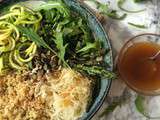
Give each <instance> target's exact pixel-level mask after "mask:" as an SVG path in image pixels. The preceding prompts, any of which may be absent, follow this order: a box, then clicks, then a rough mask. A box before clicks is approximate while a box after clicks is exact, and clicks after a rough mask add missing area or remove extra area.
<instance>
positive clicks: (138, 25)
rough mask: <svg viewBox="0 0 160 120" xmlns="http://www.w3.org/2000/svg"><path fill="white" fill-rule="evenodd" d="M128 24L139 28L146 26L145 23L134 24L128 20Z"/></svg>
mask: <svg viewBox="0 0 160 120" xmlns="http://www.w3.org/2000/svg"><path fill="white" fill-rule="evenodd" d="M128 24H129V25H131V26H134V27H137V28H141V29H145V28H147V27H146V26H145V25H140V24H135V23H131V22H128Z"/></svg>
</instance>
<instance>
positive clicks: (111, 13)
mask: <svg viewBox="0 0 160 120" xmlns="http://www.w3.org/2000/svg"><path fill="white" fill-rule="evenodd" d="M107 15H108V16H109V17H111V18H113V19H116V20H123V19H125V18H126V17H127V14H126V13H124V14H123V15H121V16H119V15H118V14H117V11H116V10H112V11H111V12H109V13H107Z"/></svg>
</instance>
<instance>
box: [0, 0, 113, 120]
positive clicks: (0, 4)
mask: <svg viewBox="0 0 160 120" xmlns="http://www.w3.org/2000/svg"><path fill="white" fill-rule="evenodd" d="M25 1H27V0H23V1H21V0H2V1H1V2H0V7H2V9H3V8H4V7H5V6H7V5H10V4H12V3H13V4H14V3H18V2H25ZM32 1H36V0H32ZM40 1H41V0H40ZM42 1H43V0H42ZM71 1H73V2H77V3H78V4H79V6H80V7H82V8H83V9H84V10H85V11H86V12H88V13H89V14H90V15H91V16H92V17H93V18H94V20H95V21H96V23H97V24H98V26H99V27H100V28H101V30H102V31H103V34H104V37H105V41H106V42H107V45H108V48H109V49H110V54H109V55H110V61H111V64H110V70H111V71H113V48H112V45H111V42H110V39H109V35H108V34H107V32H106V31H105V30H104V27H103V26H102V24H101V23H100V21H99V20H98V19H97V17H96V15H95V13H94V12H93V11H92V10H91V9H89V7H88V6H87V5H85V4H83V3H82V2H80V1H79V0H71ZM111 84H112V80H111V79H109V80H108V86H107V87H106V89H105V91H104V94H103V95H102V97H101V99H100V101H99V102H98V103H97V104H96V106H95V108H94V110H93V111H91V112H90V113H88V115H87V116H86V117H85V118H84V120H91V119H92V118H93V116H94V115H95V114H96V113H97V112H98V110H99V109H100V108H101V106H102V105H103V103H104V100H105V98H106V96H107V95H108V93H109V91H110V88H111ZM81 119H82V118H80V120H81Z"/></svg>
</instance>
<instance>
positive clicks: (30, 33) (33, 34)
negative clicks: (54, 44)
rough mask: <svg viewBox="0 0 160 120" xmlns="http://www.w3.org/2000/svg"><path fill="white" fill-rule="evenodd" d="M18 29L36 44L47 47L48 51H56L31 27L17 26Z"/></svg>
mask: <svg viewBox="0 0 160 120" xmlns="http://www.w3.org/2000/svg"><path fill="white" fill-rule="evenodd" d="M18 29H19V31H20V32H21V33H22V34H24V35H25V36H27V37H28V38H29V40H31V41H33V42H35V43H36V44H37V45H38V46H42V47H44V48H47V49H49V50H50V51H52V52H53V53H54V54H56V52H55V51H54V50H53V49H52V48H51V47H50V46H49V45H48V44H47V43H46V42H45V41H44V40H43V39H42V38H41V37H40V36H39V35H38V34H37V33H36V32H35V31H34V30H33V29H32V28H26V27H22V26H18Z"/></svg>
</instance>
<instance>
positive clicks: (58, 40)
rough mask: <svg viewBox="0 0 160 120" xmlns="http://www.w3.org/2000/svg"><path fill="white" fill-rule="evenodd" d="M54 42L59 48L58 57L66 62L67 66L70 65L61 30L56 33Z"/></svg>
mask: <svg viewBox="0 0 160 120" xmlns="http://www.w3.org/2000/svg"><path fill="white" fill-rule="evenodd" d="M54 42H55V43H56V47H57V49H58V57H59V59H60V60H61V61H62V62H63V63H64V65H65V66H67V67H69V65H68V64H67V63H66V62H65V59H64V57H65V53H66V47H67V44H66V45H63V44H64V43H63V34H62V33H60V32H56V33H55V39H54Z"/></svg>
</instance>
